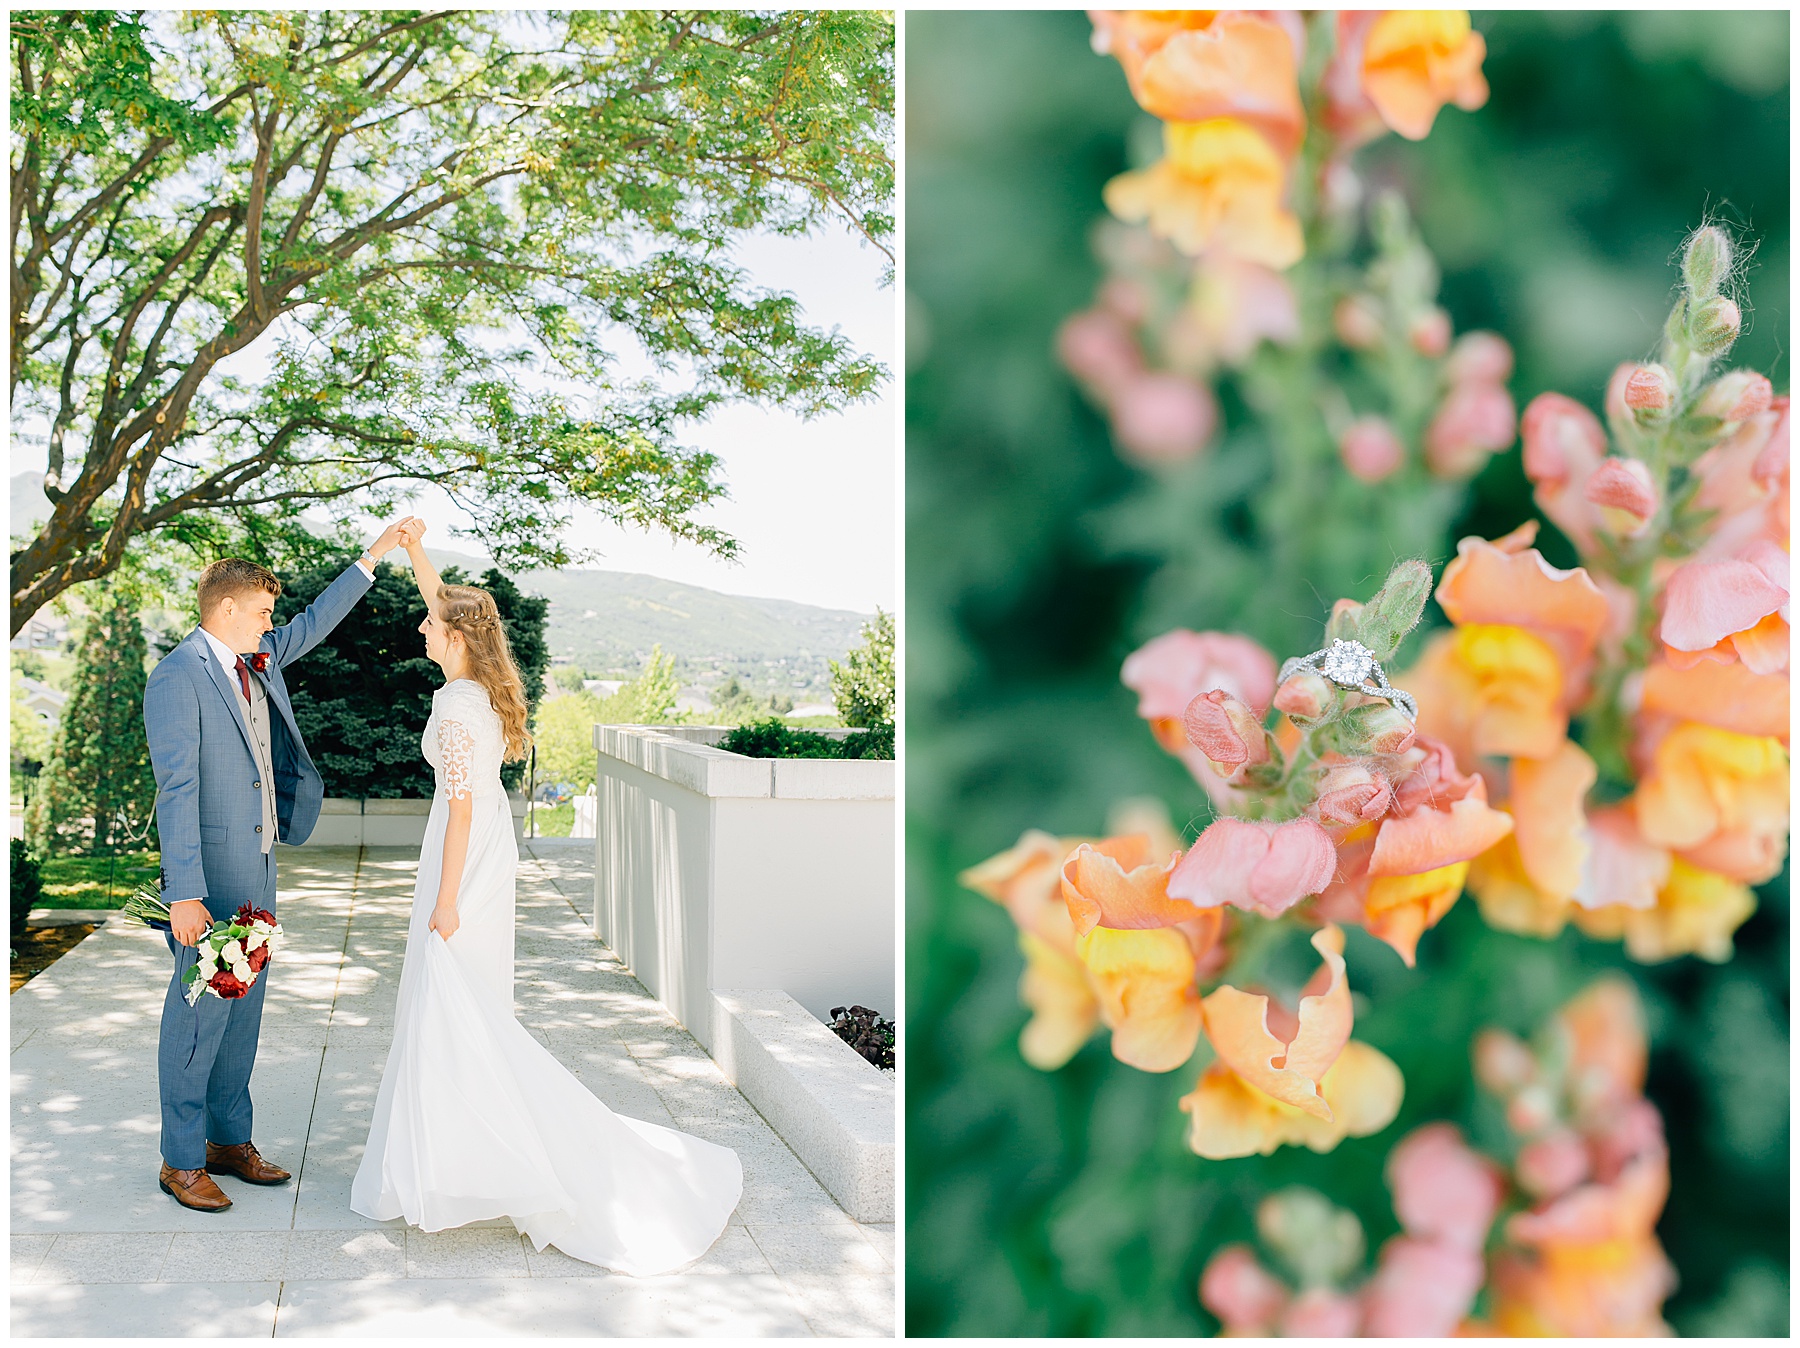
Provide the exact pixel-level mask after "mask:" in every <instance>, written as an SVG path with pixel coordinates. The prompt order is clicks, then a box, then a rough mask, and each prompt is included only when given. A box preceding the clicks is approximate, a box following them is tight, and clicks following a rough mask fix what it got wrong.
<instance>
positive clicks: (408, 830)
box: [282, 755, 731, 848]
mask: <svg viewBox="0 0 1800 1348" xmlns="http://www.w3.org/2000/svg"><path fill="white" fill-rule="evenodd" d="M730 756H731V755H727V757H730ZM506 796H507V800H508V802H509V803H510V805H511V807H512V816H513V836H514V837H515V838H523V837H524V836H525V797H524V796H523V795H521V794H520V793H519V792H517V791H508V792H507V793H506ZM430 816H431V801H430V800H428V799H420V798H416V797H414V798H406V797H402V798H398V799H386V800H348V799H345V798H344V797H341V796H327V797H325V799H324V801H323V802H322V803H321V805H320V808H319V822H318V823H317V824H315V825H313V831H312V834H311V835H310V836H309V837H308V838H307V840H306V841H305V842H303V843H301V844H300V846H301V847H303V848H304V847H417V846H419V845H420V844H421V843H423V842H424V841H425V825H426V823H427V821H428V820H429V818H430ZM287 845H288V844H286V843H283V844H282V846H284V847H285V846H287Z"/></svg>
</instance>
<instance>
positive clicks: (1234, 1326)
mask: <svg viewBox="0 0 1800 1348" xmlns="http://www.w3.org/2000/svg"><path fill="white" fill-rule="evenodd" d="M1287 1299H1288V1289H1287V1288H1286V1287H1285V1286H1284V1285H1283V1284H1282V1283H1281V1282H1280V1281H1279V1280H1278V1279H1277V1278H1276V1277H1275V1275H1274V1274H1272V1273H1270V1272H1269V1271H1268V1270H1267V1269H1265V1268H1264V1267H1263V1266H1262V1264H1261V1263H1260V1262H1258V1260H1257V1258H1256V1254H1255V1252H1254V1251H1253V1250H1251V1248H1250V1247H1249V1246H1248V1245H1227V1246H1225V1247H1224V1248H1223V1249H1221V1250H1220V1251H1219V1252H1218V1253H1217V1254H1215V1255H1213V1257H1212V1258H1211V1259H1210V1260H1208V1261H1207V1265H1206V1270H1205V1272H1203V1273H1202V1274H1201V1275H1200V1304H1201V1305H1203V1306H1205V1307H1206V1309H1207V1310H1209V1311H1211V1312H1212V1313H1213V1314H1214V1315H1216V1316H1218V1317H1219V1320H1220V1321H1221V1322H1222V1323H1223V1324H1224V1326H1225V1328H1226V1329H1227V1330H1230V1331H1231V1332H1232V1333H1234V1334H1237V1335H1261V1334H1267V1333H1268V1331H1269V1328H1270V1326H1272V1325H1273V1324H1274V1323H1275V1317H1276V1316H1278V1315H1280V1314H1281V1309H1282V1307H1283V1306H1285V1305H1286V1304H1287Z"/></svg>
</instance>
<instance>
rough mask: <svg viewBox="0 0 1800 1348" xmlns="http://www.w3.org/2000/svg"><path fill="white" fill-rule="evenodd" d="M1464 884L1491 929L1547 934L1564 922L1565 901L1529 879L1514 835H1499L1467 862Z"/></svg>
mask: <svg viewBox="0 0 1800 1348" xmlns="http://www.w3.org/2000/svg"><path fill="white" fill-rule="evenodd" d="M1468 887H1469V889H1470V890H1472V891H1473V892H1474V894H1475V901H1476V903H1477V904H1479V905H1480V907H1481V917H1482V920H1483V921H1485V922H1486V923H1487V924H1488V926H1490V927H1492V928H1493V929H1494V930H1495V931H1510V932H1516V933H1518V934H1519V935H1520V936H1542V937H1550V936H1555V935H1556V934H1557V933H1558V932H1560V931H1561V930H1562V929H1563V928H1564V927H1565V926H1566V925H1568V921H1569V901H1568V900H1567V899H1561V898H1558V897H1557V896H1556V895H1554V894H1546V893H1544V891H1543V890H1541V889H1539V888H1538V887H1537V886H1536V885H1534V884H1533V883H1532V882H1531V877H1530V876H1529V875H1527V874H1526V873H1525V863H1524V862H1523V861H1522V860H1521V859H1520V857H1519V842H1518V839H1517V838H1516V837H1508V838H1502V839H1501V840H1500V841H1499V842H1497V843H1495V844H1494V845H1493V846H1492V847H1490V848H1489V849H1488V850H1487V851H1485V852H1483V853H1482V854H1481V855H1480V856H1478V857H1476V858H1475V859H1474V860H1473V861H1471V862H1470V863H1469V878H1468Z"/></svg>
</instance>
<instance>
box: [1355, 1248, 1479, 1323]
mask: <svg viewBox="0 0 1800 1348" xmlns="http://www.w3.org/2000/svg"><path fill="white" fill-rule="evenodd" d="M1486 1277H1487V1268H1486V1266H1485V1265H1484V1264H1483V1262H1482V1258H1481V1253H1480V1251H1479V1249H1475V1250H1470V1249H1465V1248H1461V1247H1458V1246H1455V1245H1448V1244H1444V1243H1443V1242H1440V1241H1432V1240H1417V1239H1413V1238H1411V1237H1407V1236H1396V1237H1394V1239H1392V1240H1390V1241H1388V1243H1387V1244H1386V1245H1383V1246H1382V1247H1381V1266H1380V1267H1379V1268H1378V1269H1377V1270H1376V1272H1375V1276H1374V1278H1373V1279H1371V1280H1370V1282H1369V1285H1368V1286H1367V1287H1366V1288H1364V1289H1363V1312H1364V1319H1363V1333H1364V1334H1365V1335H1367V1336H1368V1337H1370V1338H1379V1339H1442V1338H1449V1337H1451V1336H1453V1335H1454V1334H1455V1333H1456V1330H1457V1327H1458V1326H1459V1325H1461V1324H1462V1322H1463V1318H1464V1317H1465V1316H1467V1315H1468V1313H1469V1309H1470V1307H1472V1306H1473V1305H1474V1304H1475V1296H1476V1294H1477V1293H1478V1292H1480V1291H1481V1284H1482V1283H1483V1282H1484V1281H1485V1280H1486Z"/></svg>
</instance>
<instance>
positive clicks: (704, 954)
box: [594, 726, 895, 1050]
mask: <svg viewBox="0 0 1800 1348" xmlns="http://www.w3.org/2000/svg"><path fill="white" fill-rule="evenodd" d="M594 729H595V734H594V738H595V747H596V750H597V756H598V771H597V781H598V783H599V810H598V813H599V836H598V837H597V838H596V840H595V859H594V926H595V930H596V931H597V932H598V934H599V936H600V938H601V939H602V940H603V941H605V942H606V943H607V945H609V946H611V947H612V948H613V949H614V950H615V951H617V952H618V954H619V957H620V958H621V959H623V960H624V961H625V962H626V964H628V965H629V966H630V967H631V969H632V970H633V972H635V973H636V974H637V976H638V977H639V978H640V979H642V980H643V982H644V984H645V986H646V987H648V988H649V989H650V991H651V992H652V993H653V994H654V995H655V996H656V997H657V999H658V1000H660V1001H661V1002H662V1003H663V1004H664V1005H666V1006H667V1007H669V1009H670V1010H671V1011H672V1012H673V1013H674V1014H675V1016H676V1018H677V1019H678V1020H680V1021H681V1023H682V1024H683V1025H685V1026H687V1028H688V1030H689V1031H690V1032H691V1033H693V1034H694V1036H695V1037H696V1038H698V1039H700V1040H701V1042H702V1043H704V1044H705V1045H706V1047H707V1048H708V1050H712V1049H713V1048H714V1047H715V1046H714V1044H713V1043H712V1042H711V1041H712V1040H713V1039H714V1038H715V1035H714V1031H713V1027H712V1025H713V1020H714V1016H713V1003H712V993H713V991H715V990H720V989H773V988H779V989H780V990H782V991H783V992H785V993H787V994H788V995H789V996H790V997H792V998H793V999H794V1000H795V1001H797V1002H799V1003H800V1004H801V1005H802V1006H804V1007H805V1008H806V1009H807V1010H808V1011H810V1012H811V1013H812V1014H813V1015H814V1016H816V1017H818V1018H819V1019H820V1020H828V1019H829V1018H830V1011H831V1008H832V1007H834V1006H844V1005H849V1004H850V1003H853V1002H857V1003H861V1004H862V1005H865V1006H869V1007H872V1008H873V1009H875V1010H877V1011H879V1012H881V1013H882V1014H883V1015H892V1014H893V1013H894V1011H895V999H894V965H895V950H894V914H895V909H894V903H895V893H894V764H893V763H892V762H891V761H883V762H876V761H859V760H831V759H813V760H769V759H752V758H743V757H740V756H738V755H736V754H728V753H725V752H723V751H721V750H718V749H715V748H712V747H710V745H708V744H706V743H705V742H704V740H705V739H707V738H715V739H716V738H717V737H718V736H719V735H720V734H722V733H723V732H722V731H720V730H719V729H718V728H716V727H679V728H676V730H675V731H674V732H670V731H664V730H658V729H653V728H647V727H637V726H629V727H628V726H596V727H595V728H594Z"/></svg>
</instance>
